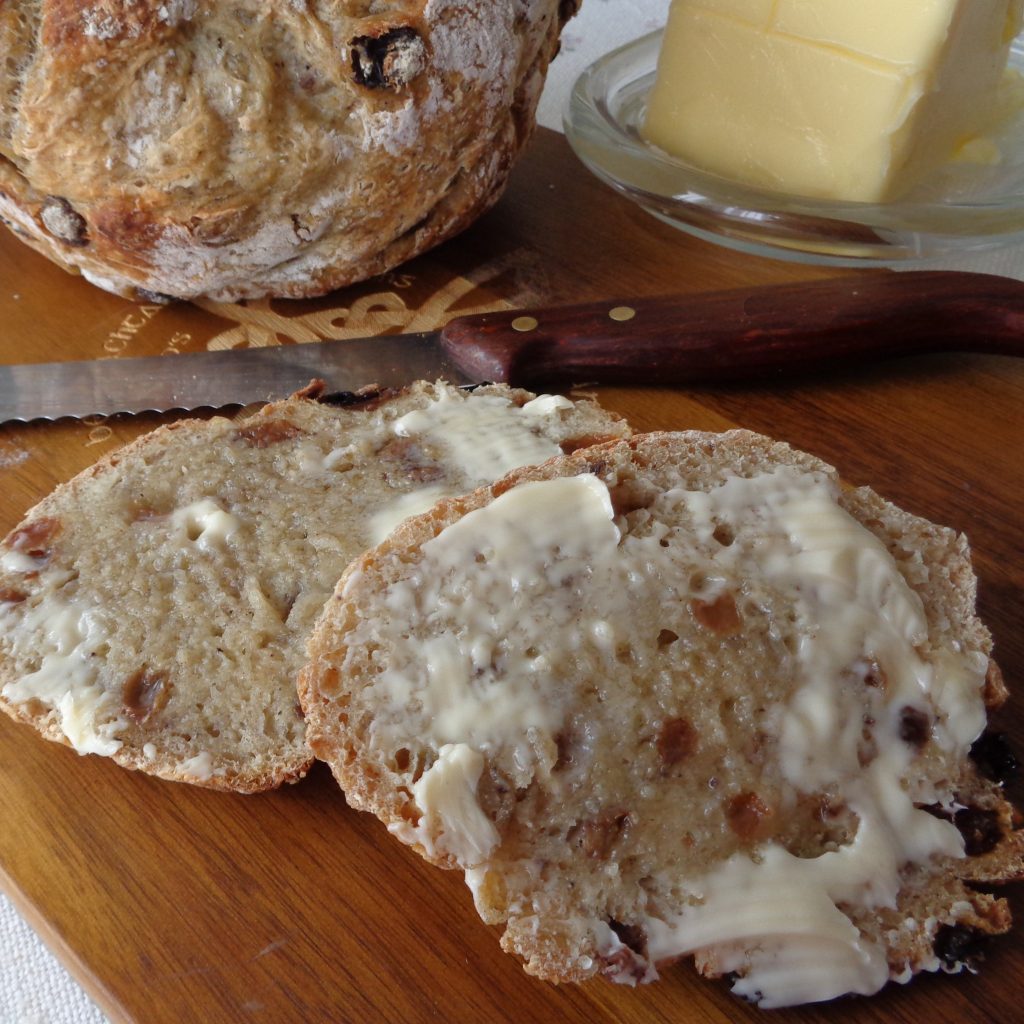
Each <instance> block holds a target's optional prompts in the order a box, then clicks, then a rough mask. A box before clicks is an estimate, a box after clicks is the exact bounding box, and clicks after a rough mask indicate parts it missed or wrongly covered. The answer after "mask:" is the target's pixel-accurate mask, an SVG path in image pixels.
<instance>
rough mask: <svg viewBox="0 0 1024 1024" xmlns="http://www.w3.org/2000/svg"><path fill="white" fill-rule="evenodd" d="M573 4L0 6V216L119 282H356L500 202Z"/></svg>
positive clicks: (24, 0) (42, 245) (367, 1)
mask: <svg viewBox="0 0 1024 1024" xmlns="http://www.w3.org/2000/svg"><path fill="white" fill-rule="evenodd" d="M575 8H576V4H575V3H573V2H562V3H561V4H560V3H558V0H391V2H388V3H380V2H371V0H350V2H347V3H343V4H342V3H324V2H319V3H318V2H310V3H308V4H307V3H300V4H295V3H292V2H290V0H271V2H270V3H256V2H255V0H228V2H223V3H222V2H218V3H200V2H198V0H169V2H168V0H141V2H134V3H125V2H122V0H88V2H86V3H78V2H75V3H71V2H69V0H11V2H8V3H5V4H3V5H2V6H0V52H3V53H5V55H6V54H9V55H10V59H8V60H7V62H6V64H5V65H4V66H3V67H0V219H2V220H4V221H5V222H6V223H7V224H8V226H9V227H11V229H12V230H13V231H15V233H16V234H17V235H18V236H19V237H20V238H22V240H23V241H25V242H27V243H28V244H29V245H31V246H32V247H33V248H35V249H36V250H37V251H39V252H41V253H42V254H43V255H44V256H47V257H48V258H49V259H51V260H53V261H54V262H56V263H58V264H59V265H61V266H62V267H64V268H65V269H66V270H69V271H72V272H74V273H81V274H83V275H85V276H86V277H87V278H88V279H89V280H90V281H92V282H93V283H94V284H97V285H99V286H100V287H103V288H105V289H107V290H109V291H112V292H115V293H117V294H120V295H124V296H127V297H134V296H135V295H137V294H138V292H139V291H140V290H141V291H142V292H143V293H145V294H146V295H147V296H152V295H166V296H173V297H179V298H194V297H197V296H201V295H205V296H209V297H212V298H214V299H217V300H220V301H235V300H238V299H243V298H257V297H261V296H268V295H269V296H280V297H288V298H301V297H307V296H314V295H320V294H323V293H325V292H327V291H330V290H332V289H334V288H338V287H341V286H343V285H346V284H350V283H352V282H355V281H360V280H364V279H366V278H368V277H372V276H374V275H376V274H380V273H382V272H384V271H386V270H389V269H390V268H392V267H394V266H397V265H398V264H399V263H402V262H404V261H406V260H408V259H410V258H412V257H413V256H415V255H417V254H419V253H421V252H424V251H425V250H427V249H429V248H431V247H433V246H435V245H438V244H439V243H440V242H442V241H444V240H445V239H447V238H450V237H452V236H453V235H454V234H456V233H458V232H459V231H461V230H463V229H464V228H465V227H466V226H468V225H469V224H470V223H471V222H472V221H473V220H474V219H475V218H476V217H478V216H479V215H480V214H481V213H482V212H483V211H484V210H486V209H487V208H488V207H489V206H491V205H492V204H493V203H494V202H495V201H496V200H497V198H498V196H499V195H500V193H501V191H502V189H503V187H504V185H505V182H506V180H507V177H508V173H509V170H510V169H511V166H512V164H513V163H514V161H515V159H516V158H517V156H518V154H519V153H520V152H521V150H522V148H523V146H524V145H525V143H526V141H527V139H528V137H529V135H530V133H531V131H532V128H533V119H534V112H535V109H536V104H537V101H538V99H539V95H540V91H541V88H542V86H543V82H544V77H545V74H546V71H547V66H548V63H549V61H550V60H551V58H552V57H553V56H554V54H555V52H556V51H557V47H558V35H559V31H560V28H561V25H562V23H563V22H564V20H565V19H566V18H568V17H570V16H571V15H572V14H573V13H574V12H575Z"/></svg>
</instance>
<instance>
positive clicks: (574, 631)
mask: <svg viewBox="0 0 1024 1024" xmlns="http://www.w3.org/2000/svg"><path fill="white" fill-rule="evenodd" d="M651 512H652V515H653V524H652V525H651V528H650V529H649V531H648V532H647V533H646V534H643V535H639V534H638V535H633V534H630V533H626V534H625V535H623V534H621V532H620V529H619V527H618V525H617V523H616V519H615V515H614V512H613V508H612V504H611V500H610V495H609V493H608V490H607V488H606V486H605V485H604V484H603V483H602V482H601V481H600V480H598V479H597V478H596V477H593V476H578V477H570V478H563V479H554V480H549V481H543V482H532V483H525V484H522V485H520V486H518V487H515V488H513V489H511V490H509V491H506V492H505V493H504V494H502V495H501V496H500V497H498V498H497V499H495V500H494V501H493V502H491V503H490V504H489V505H487V506H485V507H483V508H481V509H478V510H476V511H474V512H471V513H469V514H468V515H466V516H464V517H463V518H462V519H461V520H459V521H457V522H456V523H454V524H452V525H451V526H449V527H448V528H447V529H445V530H443V531H442V532H441V533H440V534H439V535H438V536H437V537H435V538H434V539H433V540H431V541H429V542H427V543H426V544H424V545H423V548H422V557H421V560H420V561H419V563H418V565H417V567H416V569H415V570H414V571H413V572H412V574H411V575H410V576H408V577H406V578H405V579H403V580H402V581H401V582H399V583H396V584H395V585H393V586H392V587H391V588H390V589H389V591H388V593H387V595H386V597H385V598H384V600H385V608H384V612H385V615H384V616H383V619H382V621H378V622H376V623H375V629H378V630H380V631H381V633H382V634H383V640H384V642H385V643H386V644H387V647H388V650H389V659H388V667H387V668H386V669H385V670H384V671H383V672H382V673H381V674H380V675H378V676H377V677H376V678H375V681H374V683H373V684H372V687H373V689H374V690H375V693H374V699H375V700H376V701H377V702H378V705H379V707H380V711H381V713H380V714H379V715H378V716H377V719H376V721H375V724H374V730H375V733H374V735H373V737H372V738H371V742H374V743H379V744H380V745H381V746H390V745H391V744H393V742H394V741H395V740H396V739H397V738H401V737H402V736H403V735H408V734H409V733H408V732H407V733H404V734H403V732H402V730H403V729H404V730H409V729H410V728H411V730H412V731H411V734H412V735H417V736H421V737H423V738H424V739H428V740H429V741H430V742H432V743H434V744H436V745H438V746H439V747H441V748H442V749H444V750H447V751H448V753H447V754H446V755H445V760H444V764H442V762H441V761H439V762H438V764H442V767H440V768H438V769H437V771H438V775H437V776H436V777H434V778H428V776H430V774H431V773H430V772H428V773H427V775H426V776H424V779H427V780H428V781H427V782H423V780H421V782H423V785H421V786H420V787H419V789H418V791H417V793H416V794H415V798H416V802H417V804H418V805H419V807H420V809H421V810H422V812H423V815H424V817H423V818H422V819H421V822H420V824H419V826H417V829H416V830H415V831H410V830H409V829H406V830H405V834H403V830H402V829H398V830H396V831H398V834H399V836H400V837H401V838H405V839H407V840H410V839H412V840H415V841H418V842H420V843H421V844H422V845H424V846H425V847H427V848H428V849H429V848H430V847H429V845H428V844H429V842H431V841H433V842H434V843H435V844H439V843H440V842H441V839H440V838H435V839H433V840H431V837H432V836H435V835H436V834H437V832H438V830H439V829H440V830H441V834H442V835H443V836H444V837H445V838H444V843H445V846H444V847H443V849H444V851H445V852H447V853H449V854H451V855H452V856H453V857H454V858H455V859H456V860H457V861H458V862H459V863H460V864H461V865H462V866H463V867H466V868H473V869H474V870H473V871H471V872H470V873H469V875H468V880H469V881H470V882H471V883H474V884H475V883H476V881H478V880H479V878H480V877H482V872H485V870H486V856H487V853H486V852H484V851H486V850H487V849H488V848H489V846H490V844H491V843H492V839H493V837H492V835H491V833H490V831H489V830H487V829H485V828H484V827H483V824H482V820H481V818H480V817H479V814H482V812H480V810H479V807H478V805H477V804H476V803H475V797H474V794H475V792H476V785H477V782H478V780H479V772H477V770H476V765H477V762H476V759H475V757H472V756H471V755H473V754H477V755H481V756H483V757H486V758H488V759H489V758H500V759H501V760H502V764H503V765H504V766H505V767H506V768H507V767H508V765H509V764H511V765H512V766H513V768H514V770H515V771H518V772H520V773H521V776H520V777H516V776H514V781H515V783H516V784H517V785H520V784H522V785H527V784H529V782H530V780H531V779H532V778H533V777H534V773H535V772H536V771H538V770H541V768H542V765H541V757H540V755H539V754H538V751H539V750H541V749H543V748H544V746H545V744H547V745H548V748H549V749H550V747H551V746H552V745H553V744H552V736H553V735H554V734H555V733H556V731H557V730H558V729H559V728H560V727H561V725H562V724H563V722H564V720H565V718H566V715H567V714H568V713H569V711H570V709H571V706H572V699H573V694H572V683H571V682H570V681H569V679H570V675H569V674H570V672H571V671H572V669H571V666H570V667H568V668H567V667H565V666H563V660H564V659H567V658H569V659H572V658H575V657H576V656H577V655H579V654H580V653H581V652H589V656H590V658H591V660H590V662H589V664H591V665H596V666H597V667H598V668H597V670H596V674H595V675H594V676H593V678H600V677H601V673H602V671H606V672H607V673H608V674H609V675H610V674H612V673H614V672H615V667H614V650H615V646H616V641H617V639H619V638H621V639H626V640H628V639H630V638H631V637H633V635H634V632H635V623H634V622H633V617H634V615H635V609H636V608H637V607H639V605H640V599H641V596H642V595H645V594H647V595H649V593H650V587H651V585H652V584H651V581H652V580H655V579H660V577H661V575H662V573H663V572H664V571H665V570H666V568H667V567H668V566H669V563H668V561H667V558H668V557H669V556H668V555H667V554H666V551H665V547H664V545H665V544H666V543H668V544H669V545H670V546H673V547H674V546H677V545H682V546H684V547H685V548H686V549H687V550H688V554H687V561H688V564H693V563H694V561H695V560H696V562H697V563H698V564H702V565H703V566H704V569H705V572H704V573H703V574H701V575H703V577H704V582H703V583H699V584H697V583H694V582H692V581H690V582H687V581H677V582H678V587H677V589H675V590H673V593H674V594H675V595H677V596H678V598H679V599H681V600H689V595H690V594H692V593H694V588H697V589H698V590H699V591H700V594H701V597H702V598H703V599H706V600H713V599H714V596H715V593H716V591H717V590H718V589H721V590H722V591H724V590H726V589H728V587H729V586H730V584H731V585H733V586H734V585H735V582H736V581H743V583H744V586H750V587H751V588H752V589H751V593H754V592H755V591H756V589H757V588H758V587H760V588H762V589H764V590H767V591H771V592H772V593H773V594H775V595H776V598H775V601H774V604H775V605H776V606H777V607H782V608H785V609H787V610H788V612H789V613H790V614H791V616H792V625H791V626H790V625H786V630H787V633H790V634H791V635H793V636H795V637H797V638H798V643H797V644H796V645H795V648H794V650H793V652H792V656H793V663H794V672H795V676H796V683H795V691H794V692H793V695H792V696H791V698H789V699H788V700H787V701H785V702H784V703H781V704H779V705H778V706H776V707H773V708H770V709H769V711H768V714H767V718H766V719H765V723H764V727H765V729H766V730H767V731H769V732H770V733H771V734H772V739H773V741H774V744H773V748H774V749H776V750H777V751H778V757H779V764H778V770H779V771H780V773H781V775H782V777H783V778H784V779H785V781H786V782H787V783H788V784H789V786H790V787H791V791H792V794H793V796H794V797H795V796H797V795H798V794H814V793H816V792H820V791H821V790H822V789H824V788H827V789H828V791H829V792H830V793H831V794H833V795H834V797H835V798H836V799H837V800H839V801H841V802H843V803H844V804H845V805H846V806H847V807H848V808H849V809H850V810H851V811H852V812H853V814H854V815H855V816H856V823H857V825H856V830H855V831H854V832H853V834H852V838H851V839H850V840H849V841H848V842H847V843H846V844H844V845H842V846H840V847H839V848H837V849H830V850H829V851H827V852H825V853H823V854H821V855H819V856H817V857H803V858H798V857H796V856H794V855H792V854H791V853H789V852H788V851H787V850H786V849H784V848H783V847H781V846H780V845H778V844H776V843H773V842H764V843H761V844H760V845H759V846H757V847H755V848H754V849H752V850H751V851H750V852H749V853H747V852H737V853H736V854H734V855H733V856H731V857H729V858H728V859H727V860H726V861H724V862H723V863H721V864H720V865H719V866H718V867H717V868H714V869H712V870H711V871H710V872H708V874H707V875H705V876H704V877H701V878H695V879H665V880H664V882H665V884H666V887H668V888H670V889H674V890H675V891H682V893H683V894H684V896H685V899H684V901H683V905H682V908H681V909H679V907H678V904H676V905H674V906H673V908H672V909H668V910H664V909H662V910H655V909H654V908H652V910H651V911H650V912H649V913H650V916H649V918H648V919H647V920H646V921H645V922H644V924H645V930H646V931H647V934H648V937H649V943H650V958H651V961H652V962H657V961H659V960H670V959H674V958H677V957H679V956H685V955H687V954H691V953H696V952H698V951H710V952H712V953H713V954H714V956H715V958H716V961H717V962H718V963H719V964H720V965H721V967H722V970H723V971H727V972H728V971H735V972H736V973H737V974H738V975H739V976H740V977H739V980H738V981H737V983H736V990H737V991H738V992H740V993H741V994H743V995H746V996H748V997H750V998H752V999H755V1000H757V1001H758V1002H760V1003H761V1005H763V1006H783V1005H790V1004H794V1003H802V1002H810V1001H819V1000H825V999H830V998H833V997H835V996H838V995H842V994H844V993H848V992H856V993H864V994H866V993H871V992H875V991H877V990H878V989H879V988H881V987H882V985H884V984H885V982H886V980H887V979H888V977H889V968H888V966H887V964H886V957H885V952H884V950H883V949H882V947H881V946H880V945H877V944H876V943H874V942H873V941H872V940H871V939H869V938H867V937H865V936H864V935H862V934H861V932H860V931H859V930H858V928H857V927H856V926H855V924H854V923H853V921H852V919H851V918H850V917H849V916H848V915H847V914H846V913H844V908H846V909H851V908H859V909H861V910H867V911H871V910H873V909H876V908H882V907H893V906H895V905H896V899H897V895H898V893H899V890H900V880H901V874H902V872H904V871H905V869H906V867H907V865H912V864H921V865H926V864H928V863H929V862H930V861H931V860H932V859H933V858H936V857H952V858H957V857H962V856H963V840H962V838H961V836H960V833H959V832H958V831H957V829H956V828H955V827H954V826H953V825H952V824H951V823H950V822H948V821H945V820H941V819H939V818H937V817H934V816H933V815H931V814H928V813H927V812H925V811H923V810H920V809H919V808H918V806H916V805H917V804H933V803H940V804H943V805H945V806H949V805H950V804H951V802H952V794H951V793H949V792H944V791H941V789H939V788H938V787H936V786H934V785H932V784H931V783H929V782H927V781H926V780H921V779H917V778H915V774H914V769H913V764H912V762H913V758H914V757H915V755H916V753H917V751H916V748H914V747H913V746H912V745H911V744H910V743H908V742H906V741H905V740H904V739H902V738H901V736H900V716H901V713H902V712H903V710H904V709H905V708H906V707H908V706H910V707H913V708H915V709H919V710H921V711H922V713H924V714H926V715H927V716H928V718H929V721H930V722H931V734H932V736H933V737H934V739H935V741H936V742H937V743H939V744H940V746H942V747H944V748H946V749H947V750H949V751H951V752H953V754H954V755H960V754H964V753H966V750H967V748H968V746H969V745H970V743H971V742H972V741H973V740H974V739H975V738H976V737H977V735H978V734H979V733H980V731H981V729H982V728H983V726H984V717H985V716H984V706H983V701H982V696H981V694H982V686H983V682H984V675H985V669H986V667H987V658H986V657H985V656H984V655H982V654H981V653H980V652H973V653H971V652H967V651H960V650H956V649H948V648H947V649H944V650H941V651H934V650H931V649H930V647H929V637H928V623H927V620H926V616H925V612H924V608H923V606H922V603H921V600H920V598H919V597H918V596H917V594H916V593H915V592H914V591H913V589H912V588H911V587H910V586H909V585H908V583H907V582H906V580H905V579H904V577H903V576H902V575H901V573H900V571H899V568H898V566H897V565H896V563H895V561H894V560H893V558H892V557H891V555H890V554H889V552H888V550H887V549H886V547H885V546H884V544H882V542H881V541H880V540H878V538H876V537H875V535H874V534H873V533H871V531H869V530H868V529H866V528H865V527H863V526H861V525H860V524H859V523H858V522H857V521H856V520H855V519H854V518H853V517H852V516H850V515H849V514H848V513H847V512H846V511H845V510H844V509H843V508H842V507H841V506H840V504H839V502H838V490H837V487H836V485H835V484H834V483H833V482H832V481H831V480H830V479H828V478H827V477H826V476H824V475H818V474H810V473H807V472H803V471H800V470H798V469H795V468H790V467H783V468H780V469H778V470H776V471H774V472H771V473H764V474H760V475H758V476H755V477H752V478H749V479H747V478H740V477H728V478H726V479H725V480H724V482H722V483H721V484H719V485H718V486H715V487H713V488H711V489H710V490H708V491H688V490H682V489H679V490H673V491H668V492H666V493H664V494H662V495H660V496H659V497H658V499H657V500H656V501H655V503H654V505H653V506H652V508H651ZM666 523H673V524H680V526H679V527H673V528H672V529H671V530H670V528H669V527H668V526H667V525H665V524H666ZM719 537H721V538H724V539H723V540H719V539H717V538H719ZM633 652H634V657H635V658H637V659H638V661H639V662H641V663H642V661H643V659H644V658H645V657H646V655H645V653H644V649H643V645H642V644H634V645H633ZM602 658H604V659H605V660H604V661H603V662H602V661H601V659H602ZM602 666H604V667H603V668H602ZM871 675H874V676H877V677H880V679H881V680H882V682H881V684H876V685H873V686H872V685H868V681H869V676H871ZM866 693H867V694H868V696H867V697H865V694H866ZM865 700H868V701H869V702H870V711H871V714H872V717H873V718H874V719H875V724H874V735H873V740H874V749H873V751H872V754H871V756H870V757H869V758H868V760H867V761H866V763H865V762H862V760H861V758H860V756H859V753H858V741H859V740H860V739H861V737H862V731H863V727H864V714H865V704H864V701H865ZM410 720H411V721H412V725H411V726H410ZM455 751H457V752H458V754H457V755H456V753H454V752H455ZM448 762H451V763H448ZM456 764H458V765H459V766H460V767H459V771H460V772H461V775H460V776H458V778H459V779H460V781H459V782H458V784H457V785H456V783H455V781H454V780H455V776H454V775H451V776H450V774H449V773H454V772H455V765H456ZM431 771H433V769H431ZM435 782H436V783H437V785H438V788H437V789H435V788H434V784H435ZM442 782H443V783H444V788H442V787H441V783H442ZM444 807H450V808H454V809H453V810H449V811H443V810H442V808H444ZM460 834H461V838H460ZM463 844H464V845H463ZM436 848H438V849H442V847H440V846H437V847H436ZM595 942H596V945H597V948H598V950H599V951H601V948H602V946H601V937H600V936H599V935H598V934H597V932H596V931H595ZM630 977H633V975H630ZM622 980H628V978H627V977H626V976H625V975H624V976H623V979H622Z"/></svg>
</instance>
